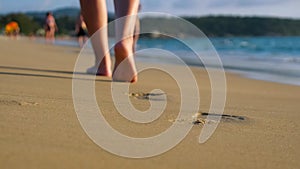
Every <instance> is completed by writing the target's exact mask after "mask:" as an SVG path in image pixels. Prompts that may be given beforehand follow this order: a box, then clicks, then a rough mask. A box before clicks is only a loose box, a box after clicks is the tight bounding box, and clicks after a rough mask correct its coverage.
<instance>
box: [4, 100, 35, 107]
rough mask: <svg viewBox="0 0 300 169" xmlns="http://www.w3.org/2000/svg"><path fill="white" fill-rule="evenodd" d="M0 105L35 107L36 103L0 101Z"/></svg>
mask: <svg viewBox="0 0 300 169" xmlns="http://www.w3.org/2000/svg"><path fill="white" fill-rule="evenodd" d="M0 105H7V106H16V105H19V106H36V105H38V103H36V102H26V101H16V100H0Z"/></svg>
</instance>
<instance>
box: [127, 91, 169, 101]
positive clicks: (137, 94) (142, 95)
mask: <svg viewBox="0 0 300 169" xmlns="http://www.w3.org/2000/svg"><path fill="white" fill-rule="evenodd" d="M163 95H166V94H165V93H143V92H135V93H129V94H128V96H129V97H133V98H136V99H143V100H150V99H153V98H154V97H156V96H157V98H158V99H157V100H159V99H160V97H159V96H163Z"/></svg>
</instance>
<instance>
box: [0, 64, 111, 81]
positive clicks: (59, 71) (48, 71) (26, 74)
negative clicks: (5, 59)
mask: <svg viewBox="0 0 300 169" xmlns="http://www.w3.org/2000/svg"><path fill="white" fill-rule="evenodd" d="M0 69H8V70H23V71H33V72H39V74H35V73H18V72H3V71H0V74H1V75H12V76H31V77H44V78H59V79H74V78H73V77H70V76H59V75H49V74H42V73H43V72H44V73H55V74H64V75H73V74H76V75H82V76H83V77H82V78H77V79H79V80H93V79H91V76H93V75H90V74H86V73H85V72H72V71H62V70H47V69H37V68H26V67H13V66H0ZM84 76H86V77H87V78H84ZM95 81H99V82H112V81H111V80H107V79H95Z"/></svg>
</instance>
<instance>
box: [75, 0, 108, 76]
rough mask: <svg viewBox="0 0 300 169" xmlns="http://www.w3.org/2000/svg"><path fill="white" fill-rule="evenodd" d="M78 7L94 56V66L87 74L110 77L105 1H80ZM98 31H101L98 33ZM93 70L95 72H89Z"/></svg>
mask: <svg viewBox="0 0 300 169" xmlns="http://www.w3.org/2000/svg"><path fill="white" fill-rule="evenodd" d="M80 6H81V10H82V15H83V18H84V20H85V22H86V25H87V28H88V32H89V35H90V36H91V37H92V38H91V42H92V46H93V49H94V52H95V56H96V59H95V66H94V67H92V68H90V69H88V73H96V74H97V75H102V76H109V77H110V76H111V59H110V55H109V47H108V33H107V9H106V1H105V0H80ZM99 29H101V31H98V30H99ZM97 31H98V32H97ZM94 33H95V34H94ZM93 70H96V72H90V71H93Z"/></svg>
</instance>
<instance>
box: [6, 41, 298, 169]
mask: <svg viewBox="0 0 300 169" xmlns="http://www.w3.org/2000/svg"><path fill="white" fill-rule="evenodd" d="M0 51H1V54H0V60H1V63H0V77H1V78H0V81H1V83H0V86H1V87H0V133H1V135H0V149H1V151H0V168H1V169H14V168H24V169H25V168H28V169H33V168H40V169H41V168H49V169H54V168H73V169H75V168H90V169H92V168H108V169H114V168H143V169H148V168H149V169H150V168H162V169H169V168H170V169H177V168H178V169H183V168H207V169H222V168H232V169H233V168H234V169H241V168H242V169H253V168H262V169H277V168H278V169H282V168H287V169H297V168H300V161H299V157H300V142H299V140H300V135H299V130H300V124H299V122H298V120H299V119H300V111H299V110H300V104H299V100H300V86H293V85H284V84H279V83H272V82H266V81H259V80H253V79H247V78H243V77H241V76H239V75H236V74H231V73H226V78H227V101H226V107H225V112H224V114H227V115H236V116H242V117H245V119H244V120H238V119H234V118H233V119H227V120H226V119H223V120H222V121H221V122H220V124H219V126H218V128H217V130H216V131H215V133H214V134H213V135H212V137H211V138H210V139H209V140H208V141H207V142H205V143H204V144H199V143H198V137H199V133H200V131H201V129H202V127H203V124H198V125H194V126H193V128H192V129H191V131H190V132H189V134H188V135H187V137H186V138H185V139H184V140H183V141H182V142H181V143H180V144H178V145H177V146H176V147H174V148H173V149H171V150H170V151H168V152H166V153H163V154H161V155H159V156H155V157H151V158H145V159H130V158H123V157H119V156H116V155H113V154H111V153H109V152H107V151H105V150H103V149H102V148H100V147H99V146H97V145H96V144H95V143H94V142H93V141H92V140H90V139H89V137H88V136H87V135H86V133H85V132H84V130H83V129H82V127H81V125H80V123H79V121H78V119H77V116H76V113H75V110H74V106H73V100H72V75H73V69H74V65H75V62H76V59H77V56H78V53H79V52H80V49H79V48H75V47H62V46H53V45H45V44H38V43H36V42H34V41H30V40H28V39H20V40H18V41H13V40H6V39H5V38H3V37H0ZM192 70H193V73H194V74H195V76H196V78H197V82H198V84H199V90H200V95H201V103H200V111H201V112H207V111H208V109H209V106H210V91H211V90H210V83H209V79H208V76H207V74H206V71H205V70H203V69H201V68H193V69H192ZM110 82H111V79H110V78H106V77H97V78H96V81H95V85H96V89H95V91H96V96H97V101H98V104H99V105H100V107H101V109H102V111H103V115H104V116H105V118H106V120H107V121H108V122H109V123H110V124H111V125H112V126H113V127H114V128H115V129H116V130H118V131H119V132H121V133H123V134H125V135H128V136H132V137H149V136H153V135H156V134H158V133H160V132H162V131H164V130H166V129H167V128H168V127H169V126H171V124H172V119H174V118H175V117H176V115H177V112H178V109H179V105H180V92H179V90H178V86H176V85H175V83H174V79H172V78H170V77H169V76H168V75H166V74H164V73H161V72H155V70H153V71H145V72H142V73H141V74H140V75H139V82H138V83H136V84H133V85H131V86H130V91H131V92H145V93H146V92H149V91H151V90H153V89H156V88H158V87H159V88H161V89H162V90H163V91H164V92H165V93H167V97H168V105H167V107H166V110H165V112H164V113H163V114H162V116H161V117H160V118H159V119H158V120H156V121H154V122H152V123H149V124H137V123H132V122H129V121H128V120H126V119H125V118H124V117H122V116H121V115H120V114H119V113H118V111H117V110H116V109H115V108H114V106H113V102H112V100H111V94H110V84H111V83H110ZM173 84H174V85H173ZM131 100H132V103H133V105H134V106H135V107H136V108H138V109H140V110H147V108H148V107H149V102H148V101H147V100H146V99H136V98H131ZM203 118H205V117H203Z"/></svg>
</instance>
